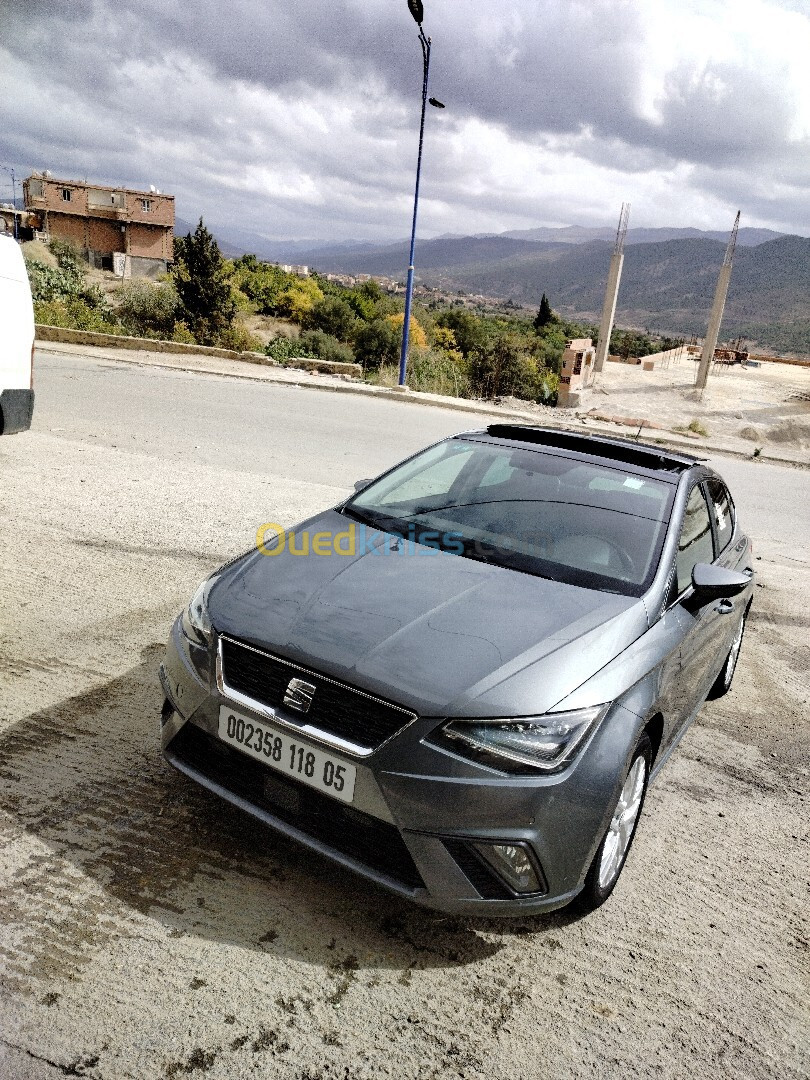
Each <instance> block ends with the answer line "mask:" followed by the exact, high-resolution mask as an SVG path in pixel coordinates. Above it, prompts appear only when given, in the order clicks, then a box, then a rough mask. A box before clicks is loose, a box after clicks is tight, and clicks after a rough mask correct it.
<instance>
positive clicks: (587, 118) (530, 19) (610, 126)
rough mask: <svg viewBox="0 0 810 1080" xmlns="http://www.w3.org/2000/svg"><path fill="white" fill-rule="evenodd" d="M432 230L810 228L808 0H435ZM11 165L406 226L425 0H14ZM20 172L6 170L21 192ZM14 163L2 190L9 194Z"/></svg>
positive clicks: (331, 232) (5, 117) (287, 215)
mask: <svg viewBox="0 0 810 1080" xmlns="http://www.w3.org/2000/svg"><path fill="white" fill-rule="evenodd" d="M424 7H425V30H426V32H427V33H428V34H430V35H431V37H432V39H433V54H432V61H431V84H430V89H431V93H433V94H435V95H436V96H437V97H439V98H441V99H442V100H443V101H444V102H445V103H446V105H447V108H446V109H445V110H444V111H443V112H439V111H437V110H433V109H431V110H429V113H428V117H427V120H428V124H427V133H426V143H425V158H424V167H423V175H422V199H421V201H420V219H419V233H420V235H423V236H435V235H439V234H442V233H446V232H452V233H472V232H497V231H502V230H506V229H521V228H532V227H534V226H538V225H569V224H577V225H612V224H615V222H616V220H617V218H618V213H619V208H620V205H621V203H622V201H625V200H626V201H629V202H630V203H631V204H632V218H631V226H663V225H669V226H681V227H683V226H694V227H697V228H720V229H726V228H728V227H730V225H731V223H732V220H733V216H734V212H735V211H736V210H737V209H738V208H739V209H741V210H742V218H743V220H742V224H743V225H748V226H753V225H758V226H767V227H770V228H774V229H779V230H783V231H789V232H798V233H800V234H802V235H808V234H810V77H808V73H807V71H808V69H807V64H808V57H809V56H810V0H580V2H574V0H499V2H497V3H495V2H493V0H424ZM0 24H1V25H2V26H3V31H2V37H0V162H2V163H3V164H5V165H10V166H13V167H14V168H15V170H16V172H17V175H18V176H23V175H27V173H28V172H29V171H30V170H33V169H45V168H48V169H50V170H51V171H52V172H53V174H54V175H55V176H60V177H66V178H73V177H84V176H86V177H88V178H89V179H91V180H93V181H96V182H102V183H103V182H106V183H114V184H125V185H127V186H131V187H148V186H149V184H155V185H156V186H157V187H158V188H160V189H162V190H163V191H167V192H171V193H174V194H175V195H176V197H177V213H178V216H181V217H183V218H185V219H187V220H192V219H193V220H196V218H197V217H198V216H199V215H200V214H202V215H203V216H204V217H205V219H206V221H207V222H208V223H210V224H211V225H214V226H229V225H230V226H236V227H239V228H242V229H247V230H255V231H258V232H260V233H262V234H263V235H265V236H268V237H272V238H278V239H281V238H290V239H307V240H316V241H332V240H347V239H367V240H373V241H384V240H393V239H397V238H400V237H403V236H405V235H407V233H408V232H409V229H410V214H411V207H412V200H413V177H414V171H415V165H416V149H417V137H418V119H419V92H420V87H421V76H422V61H421V52H420V49H419V44H418V40H417V36H416V25H415V23H414V22H413V20H412V18H411V16H410V14H409V12H408V8H407V4H406V0H226V2H224V3H223V0H183V2H182V3H180V2H178V0H174V2H172V0H23V2H20V0H0ZM7 189H8V190H7ZM10 194H11V191H10V181H9V178H8V176H7V174H6V173H0V198H3V199H8V198H9V197H10Z"/></svg>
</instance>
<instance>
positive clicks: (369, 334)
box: [354, 319, 402, 371]
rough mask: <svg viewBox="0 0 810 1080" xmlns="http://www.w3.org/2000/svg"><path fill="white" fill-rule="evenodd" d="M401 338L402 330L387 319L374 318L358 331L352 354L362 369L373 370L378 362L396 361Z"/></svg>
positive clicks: (388, 362) (390, 362)
mask: <svg viewBox="0 0 810 1080" xmlns="http://www.w3.org/2000/svg"><path fill="white" fill-rule="evenodd" d="M401 340H402V331H401V330H398V329H397V328H396V327H395V326H393V325H392V324H391V323H390V322H389V321H388V319H374V320H373V322H370V323H366V325H365V326H363V327H362V328H361V329H360V330H359V331H358V334H357V337H356V339H355V342H354V355H355V357H356V359H357V362H358V364H362V365H363V369H364V370H366V371H374V370H376V369H377V368H378V367H379V366H380V364H394V363H396V361H397V360H398V358H399V347H400V342H401Z"/></svg>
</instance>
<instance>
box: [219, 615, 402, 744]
mask: <svg viewBox="0 0 810 1080" xmlns="http://www.w3.org/2000/svg"><path fill="white" fill-rule="evenodd" d="M223 641H228V642H229V643H230V644H232V645H236V646H238V647H239V648H240V649H246V650H248V651H249V652H253V653H256V654H257V655H258V656H263V657H266V658H267V659H268V660H272V661H273V662H274V663H277V664H283V665H284V666H285V667H288V668H291V669H292V670H293V671H299V672H303V673H305V674H307V675H309V676H311V677H313V678H315V679H317V680H319V681H320V682H324V683H329V684H330V685H331V686H337V687H339V688H340V689H341V690H345V691H346V692H347V693H350V694H353V695H354V696H356V697H359V698H365V699H366V700H367V701H373V702H375V704H378V705H384V706H385V707H386V708H388V709H391V710H393V711H395V712H399V713H402V717H403V722H402V726H401V727H400V728H398V729H397V730H396V731H394V732H392V733H391V734H390V735H389V736H387V738H385V739H384V740H383V741H382V742H381V743H379V744H378V745H377V746H372V747H368V746H359V745H358V744H357V743H353V742H350V741H349V740H347V739H341V738H340V736H339V735H334V734H333V733H332V732H330V731H323V730H322V729H321V728H318V727H314V726H313V725H312V724H309V723H307V722H306V719H305V714H302V715H301V721H300V722H299V721H298V719H297V718H296V717H294V716H292V715H286V714H283V713H279V712H278V711H277V709H276V708H274V707H273V706H272V705H266V704H265V703H264V702H262V701H258V700H257V699H256V698H252V697H248V696H247V695H246V694H243V693H241V691H239V690H236V689H234V688H233V687H232V686H229V685H228V682H227V680H226V676H225V671H224V664H223V659H222V642H223ZM216 680H217V689H218V690H219V692H220V694H221V695H222V696H223V697H224V698H225V699H226V700H227V701H230V702H233V703H234V704H236V705H241V706H243V707H244V708H246V709H250V710H251V711H252V712H255V713H258V714H259V715H260V716H264V717H266V718H267V719H268V720H272V721H273V723H275V724H279V725H280V726H282V727H285V728H288V729H289V730H291V731H296V732H298V733H299V734H300V735H306V736H307V737H308V738H310V739H312V740H313V741H315V742H319V743H323V744H324V745H325V746H330V747H332V748H334V749H335V750H340V751H342V752H343V753H345V754H349V755H350V756H351V757H356V758H367V757H370V756H371V755H372V754H375V753H376V752H377V751H378V750H379V749H380V748H381V747H383V746H385V745H386V743H388V742H390V741H391V739H393V738H395V737H396V736H397V735H399V734H400V733H401V732H402V731H404V729H405V728H406V727H408V726H409V725H410V724H412V723H413V722H414V720H416V713H414V712H411V711H410V710H409V709H405V708H403V707H402V706H401V705H394V704H392V702H390V701H386V700H385V699H384V698H380V697H376V696H375V695H374V694H369V693H366V691H365V690H358V689H357V688H356V687H354V686H349V685H348V684H347V683H342V682H339V681H338V680H337V679H330V678H329V677H328V676H327V675H321V674H320V673H319V672H317V671H313V670H312V669H311V668H307V667H305V666H304V665H303V664H297V663H295V662H294V661H293V660H285V658H284V657H283V656H276V655H275V653H271V652H268V651H267V650H265V649H257V648H256V647H255V645H248V644H247V643H246V642H244V641H240V640H239V639H238V638H233V637H231V636H230V635H228V634H221V635H218V636H217V654H216Z"/></svg>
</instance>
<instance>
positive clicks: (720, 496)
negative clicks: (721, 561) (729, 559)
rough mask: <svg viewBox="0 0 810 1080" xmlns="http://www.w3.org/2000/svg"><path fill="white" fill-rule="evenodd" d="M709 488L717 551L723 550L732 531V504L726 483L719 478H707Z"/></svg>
mask: <svg viewBox="0 0 810 1080" xmlns="http://www.w3.org/2000/svg"><path fill="white" fill-rule="evenodd" d="M706 486H707V488H708V489H709V499H710V500H711V508H712V514H713V515H714V526H715V529H716V530H717V551H718V554H719V553H720V552H721V551H725V549H726V548H727V547H728V545H729V542H730V540H731V536H732V534H733V532H734V504H733V503H732V501H731V496H730V495H729V493H728V491H727V490H726V485H725V484H723V483H721V482H720V481H719V480H709V482H708V484H707V485H706Z"/></svg>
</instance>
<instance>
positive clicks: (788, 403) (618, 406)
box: [502, 353, 810, 462]
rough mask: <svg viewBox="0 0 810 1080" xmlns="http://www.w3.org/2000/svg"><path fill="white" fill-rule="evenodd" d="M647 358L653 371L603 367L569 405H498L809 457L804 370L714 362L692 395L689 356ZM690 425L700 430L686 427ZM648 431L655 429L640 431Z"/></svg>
mask: <svg viewBox="0 0 810 1080" xmlns="http://www.w3.org/2000/svg"><path fill="white" fill-rule="evenodd" d="M651 359H655V368H654V369H653V370H652V371H644V370H643V367H642V366H641V365H638V366H636V365H630V364H618V363H608V364H606V365H605V368H604V370H603V371H602V372H601V373H600V374H599V375H597V376H596V381H595V384H594V386H593V388H591V389H588V390H586V391H584V392H583V394H582V400H581V403H580V404H579V405H578V406H577V407H576V408H575V409H570V410H569V409H566V410H557V409H546V408H543V407H541V406H532V405H531V404H528V403H527V402H525V401H519V400H518V399H515V398H508V399H506V400H505V401H503V402H502V404H504V405H506V406H507V407H511V408H513V409H516V410H520V411H528V412H530V413H532V412H533V413H536V414H542V415H543V417H544V418H547V419H548V420H549V421H551V422H554V420H555V418H556V419H561V418H563V417H565V416H574V415H576V416H578V417H582V418H585V417H588V416H589V415H590V416H593V415H596V416H609V417H612V418H615V419H616V420H624V421H626V423H625V424H623V425H618V424H610V423H608V424H601V426H603V427H604V428H605V430H610V429H613V430H614V431H616V429H617V428H618V430H619V431H621V432H622V433H623V434H626V433H627V432H628V431H633V432H634V433H635V432H636V431H637V430H638V425H639V422H640V421H641V420H642V419H644V420H648V421H650V422H651V423H652V424H655V425H657V426H659V427H661V428H662V429H664V431H665V432H672V433H675V434H676V435H677V436H678V437H679V438H682V439H683V438H686V439H689V440H691V441H692V442H694V443H695V446H696V448H699V447H700V446H706V445H715V446H724V447H726V448H728V449H730V450H733V451H735V452H736V453H745V454H750V455H753V454H754V453H755V451H757V450H758V451H759V452H765V453H766V454H768V455H770V456H773V457H775V458H779V457H791V458H795V459H798V460H802V461H806V462H810V367H802V366H799V365H791V364H780V363H769V362H763V363H761V364H760V366H759V367H753V366H747V367H742V366H740V365H733V366H729V367H726V366H724V365H721V364H716V365H714V367H713V369H712V371H711V373H710V375H709V381H708V385H707V386H706V388H705V389H704V391H703V392H702V393H699V392H698V391H696V390H695V387H694V381H695V374H696V371H697V362H696V361H695V360H693V359H691V358H689V357H687V356H686V355H685V353H683V354H680V355H679V354H676V355H675V356H674V357H673V356H670V355H668V354H664V359H663V360H662V359H660V356H659V357H658V358H651ZM633 420H635V425H634V424H633ZM694 422H697V424H696V425H695V424H694ZM690 424H693V426H699V429H700V430H701V431H702V432H705V434H697V433H696V432H693V431H692V432H690V430H689V425H690ZM650 434H653V435H654V434H656V432H655V431H647V432H645V435H646V436H649V435H650ZM695 452H696V453H697V452H698V450H697V449H696V451H695Z"/></svg>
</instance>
